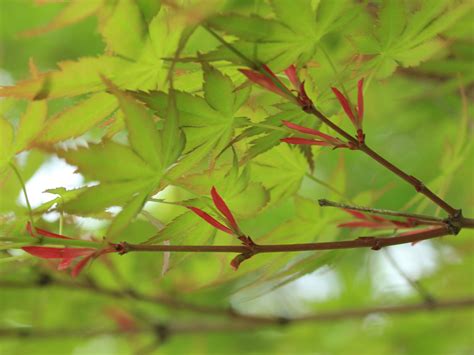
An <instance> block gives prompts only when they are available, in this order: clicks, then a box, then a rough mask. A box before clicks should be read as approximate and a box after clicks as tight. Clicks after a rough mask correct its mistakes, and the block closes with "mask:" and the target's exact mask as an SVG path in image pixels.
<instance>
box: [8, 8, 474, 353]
mask: <svg viewBox="0 0 474 355" xmlns="http://www.w3.org/2000/svg"><path fill="white" fill-rule="evenodd" d="M83 2H84V6H89V5H88V0H84V1H83ZM67 3H68V2H67V1H40V0H38V1H33V0H1V1H0V60H1V61H0V84H1V85H14V84H15V83H17V82H18V81H20V80H22V79H25V78H27V77H28V76H29V61H30V58H33V59H34V62H35V64H36V66H37V68H38V69H39V70H40V71H41V72H43V71H48V70H55V69H56V68H57V66H56V65H57V63H58V62H60V61H64V60H76V59H77V58H80V57H84V56H96V55H100V54H102V53H104V51H106V45H105V43H104V40H103V38H102V36H101V34H100V33H99V31H98V29H97V28H98V19H97V17H96V16H89V17H87V18H85V19H83V20H81V21H79V22H77V23H73V24H70V25H68V26H65V27H64V28H61V29H57V30H52V31H47V32H45V33H41V34H38V35H31V34H28V31H30V30H31V29H34V28H41V27H44V26H45V25H46V24H48V23H49V22H51V20H52V19H53V18H54V17H55V16H56V15H57V14H59V13H60V11H61V10H62V9H63V8H64V7H65V6H67ZM141 3H146V1H141ZM257 3H260V2H257ZM261 3H262V4H263V5H261V7H260V10H259V11H261V12H263V13H265V11H266V5H265V4H266V2H261ZM354 3H357V5H361V6H362V5H363V6H364V9H365V10H366V11H367V13H370V11H372V10H373V9H377V7H378V6H383V3H384V1H381V2H380V1H360V2H359V1H357V2H354ZM451 3H452V4H451V5H456V4H457V3H458V2H457V1H451ZM228 6H229V8H233V7H235V8H237V10H238V11H242V12H247V13H248V12H252V11H253V10H254V9H255V8H256V7H255V6H256V5H255V3H254V2H253V1H243V2H242V4H239V5H236V3H235V2H229V4H228ZM249 9H250V10H249ZM373 11H375V10H373ZM364 21H365V19H364ZM355 22H357V21H355ZM360 22H363V21H362V20H360ZM370 25H371V23H370V22H368V23H367V24H366V25H360V24H357V23H354V24H352V26H361V27H364V28H365V27H370ZM124 26H127V24H125V23H124ZM348 26H349V25H348ZM473 30H474V28H473V25H472V8H471V9H469V10H468V11H466V13H465V14H464V15H463V16H461V17H460V18H459V20H458V21H456V22H455V23H452V24H451V25H450V26H448V28H447V29H446V30H444V31H443V32H442V33H440V34H439V38H441V39H443V40H444V41H445V44H444V46H443V48H442V49H441V50H439V51H437V52H435V53H434V54H433V55H432V56H431V57H430V58H427V59H426V60H424V61H422V62H421V63H419V64H418V65H416V66H412V67H407V68H404V67H402V66H400V67H398V68H397V69H396V70H395V71H394V72H393V74H391V75H388V76H386V77H384V78H378V77H374V78H373V80H371V82H370V85H369V86H368V89H367V91H366V93H365V97H366V116H365V117H366V119H365V123H364V124H365V131H366V132H367V136H368V141H369V143H370V144H371V146H373V147H375V148H376V149H377V151H379V152H380V153H381V154H382V155H384V156H386V157H387V158H388V159H389V160H391V161H393V162H395V163H396V164H398V165H399V166H401V167H403V168H404V169H405V170H406V171H408V172H410V173H412V174H413V175H415V176H417V177H419V178H420V179H421V180H423V181H425V182H426V183H427V185H428V186H430V187H431V188H432V190H434V191H437V192H439V193H440V194H441V195H442V196H444V197H446V199H447V200H448V201H449V202H450V203H451V204H452V205H454V206H461V207H462V208H463V212H464V214H465V215H466V216H472V215H474V208H473V202H474V201H473V197H474V195H473V191H474V189H473V187H474V186H473V185H474V169H473V166H474V165H473V163H474V161H473V158H472V157H473V153H474V151H473V149H474V148H473V145H472V129H473V125H472V97H473V93H474V90H473V88H474V86H473V85H474V71H473V67H474V66H473V61H472V60H473V58H474V52H473V48H474V47H473ZM345 36H346V34H345V33H340V34H335V35H333V36H329V37H328V38H326V39H325V42H324V45H325V46H326V47H327V48H328V52H329V53H330V54H331V56H333V58H334V61H335V62H336V63H337V65H338V66H340V67H342V66H343V65H344V63H345V60H346V58H347V57H348V53H349V52H350V51H352V52H354V49H353V48H351V49H349V50H346V49H345V46H346V45H347V42H344V41H343V39H344V38H346V37H345ZM199 40H201V41H203V42H202V44H201V45H202V48H205V49H206V48H212V47H213V46H215V43H214V42H213V41H211V40H210V39H207V42H206V38H205V37H204V36H201V37H199ZM196 41H197V40H196ZM312 60H313V61H314V62H315V63H318V65H317V66H315V67H314V68H310V69H308V74H307V75H308V76H313V78H314V81H317V80H318V79H320V80H321V81H320V82H322V83H323V84H321V86H324V85H325V84H324V83H327V85H326V87H325V88H322V87H321V86H320V87H319V88H318V89H321V90H323V89H325V90H326V94H327V93H328V92H329V91H328V89H329V83H330V82H331V79H332V78H333V74H328V73H331V68H330V65H329V64H328V63H327V61H326V60H325V59H324V55H323V54H321V52H319V51H316V54H315V55H314V57H313V58H312ZM257 91H258V90H257ZM462 93H463V94H462ZM463 96H464V97H463ZM76 100H77V99H76V98H65V99H57V100H52V101H51V102H50V106H49V109H50V114H51V115H53V114H54V113H55V112H60V111H61V110H63V109H64V108H66V107H70V106H71V105H73V104H74V103H75V102H76ZM274 100H275V99H274V98H272V97H271V95H268V97H267V96H263V97H262V100H261V101H260V102H263V104H266V103H269V104H271V103H273V102H274ZM252 105H255V103H252ZM25 107H26V101H25V100H18V99H11V98H8V99H6V98H2V99H0V113H1V114H2V115H3V116H4V117H5V118H6V119H8V120H9V121H10V122H11V123H12V124H13V125H15V124H17V123H18V121H19V117H20V116H21V114H22V112H23V111H24V109H25ZM245 113H246V114H248V115H250V116H252V115H253V116H254V117H253V119H255V120H259V119H261V117H262V115H263V114H264V113H262V112H261V111H259V110H258V108H257V109H254V108H252V109H248V110H247V111H245ZM102 135H103V131H102V130H101V129H100V128H97V129H95V130H92V131H91V132H89V133H88V134H87V135H85V136H83V137H81V138H80V139H78V140H76V141H75V142H74V144H78V145H81V144H85V142H87V141H91V140H97V139H98V138H100V137H101V136H102ZM265 154H280V152H274V153H265ZM260 159H261V160H265V159H266V157H265V156H261V157H260ZM17 162H18V164H19V165H20V166H21V168H22V174H23V176H24V178H25V180H26V181H27V183H26V188H27V191H28V194H29V196H30V199H31V203H32V205H33V207H34V208H35V207H38V206H40V205H41V204H43V203H45V202H47V201H49V200H51V199H52V198H53V196H52V195H51V194H47V193H44V191H45V190H47V189H50V188H56V187H66V188H75V187H79V186H82V185H83V184H84V183H85V182H87V181H86V180H85V179H84V178H83V177H82V176H81V175H80V174H78V173H75V172H74V171H75V168H74V167H72V166H69V165H68V164H66V163H65V162H64V160H61V159H59V158H57V157H55V156H54V154H48V153H45V152H41V151H36V150H33V151H29V152H25V153H22V154H20V155H19V156H18V157H17ZM303 164H304V163H303ZM280 168H281V169H291V165H286V166H285V165H284V162H282V166H281V167H280ZM258 169H259V167H256V168H255V170H256V171H257V172H258V171H259V170H258ZM260 169H263V172H262V175H263V174H265V168H261V167H260ZM269 173H270V174H271V171H270V172H269ZM314 176H315V177H317V178H318V179H322V180H325V181H329V182H331V184H332V185H334V186H336V187H337V189H339V190H340V191H342V192H343V194H344V196H346V197H347V198H350V199H351V200H353V201H357V202H358V203H361V204H365V203H371V204H372V205H374V206H377V207H384V208H390V209H407V210H411V211H415V212H423V213H435V214H437V215H439V216H441V215H442V213H441V211H439V210H437V209H436V208H434V207H433V206H432V205H431V204H430V203H428V202H426V201H424V200H423V199H422V198H421V197H419V196H415V193H414V192H413V190H412V188H411V187H410V186H407V185H406V184H404V183H402V182H401V181H399V180H398V179H397V178H396V177H394V176H392V175H391V174H390V173H389V172H387V171H385V170H383V169H382V168H381V167H379V166H377V165H375V164H374V163H373V162H372V161H370V160H369V159H368V158H367V157H365V156H362V155H359V154H357V153H356V152H351V151H342V150H341V151H329V150H321V151H318V153H317V155H316V159H315V171H314ZM0 194H1V196H0V203H1V206H0V213H1V214H2V217H3V218H4V219H2V220H1V221H2V222H4V221H7V218H10V217H11V216H12V215H18V216H20V215H22V216H24V215H26V209H25V201H24V198H23V196H22V194H21V190H20V185H19V184H18V183H17V182H16V181H15V180H14V179H6V180H5V179H4V180H3V182H2V183H1V184H0ZM162 196H163V197H166V198H170V199H179V198H183V197H185V196H186V193H185V192H184V191H182V190H180V189H179V188H171V189H168V190H166V191H165V193H164V194H163V195H162ZM319 198H329V199H332V200H339V199H340V197H339V196H337V195H335V194H334V193H333V192H331V191H329V190H328V189H326V188H325V187H324V186H322V185H320V184H318V183H316V182H315V181H313V180H312V179H311V178H308V177H304V178H303V180H302V181H301V183H300V186H299V188H298V189H297V192H296V193H295V194H293V195H291V196H287V197H286V198H282V199H281V200H280V201H276V202H275V203H271V204H269V205H268V206H266V207H265V208H264V209H262V210H261V211H260V212H259V213H258V215H257V216H255V217H253V218H246V219H244V220H243V221H242V225H243V226H244V229H245V230H247V231H249V234H250V235H252V236H256V237H257V238H259V237H265V236H268V235H273V236H275V235H277V236H281V237H280V239H279V240H280V241H282V242H284V238H285V236H286V235H291V238H292V240H296V239H295V238H296V237H294V236H293V234H297V233H300V232H302V230H305V231H306V232H308V231H307V229H308V228H309V227H308V226H309V225H311V226H312V227H311V228H313V229H312V230H311V231H310V232H309V233H312V234H313V235H315V234H318V233H324V235H325V236H323V237H320V238H319V239H318V240H320V241H323V240H332V239H335V238H339V239H344V238H349V237H355V236H356V235H358V234H357V233H358V232H355V231H341V230H340V229H338V228H336V225H337V223H338V222H340V221H344V220H347V218H348V217H347V216H346V215H345V214H344V213H342V212H338V211H328V212H326V211H322V210H321V209H320V208H319V207H318V206H317V204H316V203H315V201H316V200H317V199H319ZM147 211H148V212H149V213H150V214H152V215H153V216H154V217H155V218H157V219H159V220H161V221H164V222H165V223H166V222H169V221H171V220H172V219H173V218H174V217H175V216H176V215H178V214H179V213H182V211H181V210H179V208H176V207H169V206H163V205H159V206H157V205H156V204H155V205H153V204H150V205H149V206H147ZM297 217H298V218H302V219H305V220H306V224H304V225H301V224H298V223H295V221H296V222H299V221H300V219H298V218H297ZM42 219H43V221H42V223H43V224H44V226H48V227H49V228H50V229H51V230H57V226H58V223H59V221H58V220H59V215H58V214H57V213H55V212H53V213H47V214H45V215H44V216H43V217H42ZM292 221H293V222H292ZM4 223H6V222H4ZM67 223H70V224H71V225H73V226H74V227H71V228H70V229H68V227H67V226H66V227H65V228H66V231H70V232H71V233H75V234H77V233H80V234H82V235H96V236H101V235H103V233H104V231H105V229H106V226H107V223H108V222H107V221H104V220H99V219H96V218H84V217H69V218H68V219H66V224H67ZM78 231H80V232H78ZM153 232H154V228H153V226H152V225H151V224H150V223H149V221H147V220H145V219H143V218H142V219H138V220H137V221H136V222H134V223H133V224H132V225H130V226H129V228H128V229H127V231H126V232H124V235H141V236H144V235H152V234H153ZM336 236H337V237H336ZM473 236H474V235H473V233H472V231H469V230H465V231H462V232H461V233H460V234H459V235H457V236H455V237H451V236H449V237H444V238H441V239H439V240H435V241H425V242H422V243H419V244H417V245H415V246H411V245H402V246H397V247H391V248H389V250H388V252H384V251H382V252H373V251H370V250H367V251H366V250H347V251H340V252H337V253H336V254H335V255H332V254H329V253H324V254H323V253H313V254H312V255H314V257H312V258H308V260H306V259H305V263H306V264H305V265H304V266H302V267H301V268H300V269H299V270H298V272H296V273H295V274H290V273H289V274H288V275H287V276H286V277H280V278H278V279H272V278H270V277H266V278H265V277H264V278H263V281H259V280H258V279H259V277H258V276H259V275H260V274H258V275H256V274H252V273H251V272H250V271H251V270H250V269H249V271H247V270H246V265H245V264H243V265H242V270H241V271H239V272H242V273H243V274H244V275H246V276H245V277H240V278H239V277H235V278H234V276H232V275H233V274H231V272H232V271H227V272H228V273H229V275H231V276H226V277H225V278H223V279H222V281H220V279H219V277H218V272H220V270H221V269H222V268H223V265H224V264H226V261H225V260H227V259H225V260H224V262H223V260H221V259H218V258H214V257H211V256H208V255H196V256H193V257H189V258H186V260H184V261H183V262H182V263H181V264H179V266H178V267H176V268H175V269H173V270H170V272H168V273H167V274H165V275H164V276H163V275H162V259H161V257H158V256H156V255H148V254H140V255H127V256H124V257H118V256H117V257H115V256H113V257H111V258H109V259H108V261H107V262H104V263H102V262H99V261H97V262H95V263H94V265H93V266H92V267H90V268H89V269H88V270H87V272H86V274H87V275H84V276H83V278H82V279H81V281H80V282H81V283H87V282H89V281H90V282H99V283H100V284H101V285H105V286H107V287H110V288H113V289H119V290H120V289H122V288H126V287H127V285H130V286H133V287H134V288H136V289H138V290H140V291H141V292H145V293H149V294H167V295H169V296H170V297H176V298H178V299H182V300H186V301H193V302H197V303H199V304H206V305H216V306H227V305H231V306H232V307H233V308H235V309H236V310H238V311H240V312H243V313H246V314H247V313H248V314H262V315H273V316H281V317H294V316H304V315H308V314H318V313H320V312H326V311H331V310H344V309H354V308H364V307H371V306H377V305H398V304H406V303H416V302H423V297H422V295H421V294H420V292H419V291H417V289H416V288H415V287H413V285H411V284H410V283H409V281H408V280H407V279H410V280H412V281H413V280H414V281H416V282H419V283H420V284H421V285H422V287H423V289H426V290H427V291H428V292H429V294H430V295H431V296H432V297H433V298H434V299H435V300H445V299H453V298H459V297H467V296H470V295H472V294H473V293H474V278H473V277H474V258H473V251H474V248H473V247H474V244H473V243H472V238H473ZM0 252H1V253H2V258H1V259H0V289H1V290H0V314H1V317H0V328H11V327H14V328H17V329H30V328H33V329H56V330H61V329H82V330H85V331H87V330H90V329H115V328H116V327H117V324H119V325H120V324H121V323H120V321H118V320H117V319H118V318H120V316H118V315H117V312H116V311H117V310H123V311H124V312H125V313H126V314H128V315H130V314H131V315H132V316H133V318H134V319H138V322H139V323H140V322H141V321H142V319H146V320H150V319H151V320H154V321H156V322H164V323H166V322H168V321H172V320H180V321H182V322H184V323H188V324H194V323H195V322H196V320H197V321H200V320H208V321H209V322H211V323H212V322H213V321H214V318H213V317H209V316H207V315H205V314H204V315H203V314H200V315H198V316H196V314H193V312H186V311H177V310H174V309H169V308H167V307H163V306H160V305H159V304H157V305H153V304H149V303H146V302H138V301H136V300H134V299H133V298H128V299H127V298H125V299H120V298H114V297H107V296H104V295H98V294H96V293H94V292H87V291H84V290H81V289H80V288H78V287H74V286H73V285H72V286H71V287H55V286H54V284H53V285H44V286H41V283H38V280H39V279H41V277H43V278H44V277H45V275H50V274H54V275H55V276H54V277H57V278H58V279H59V280H66V281H67V282H69V281H68V280H69V279H70V278H69V276H68V275H67V274H64V273H63V274H60V273H59V274H58V273H56V272H55V271H54V270H53V269H52V268H51V267H48V265H46V264H45V263H43V262H39V261H37V260H32V259H31V258H30V257H29V256H28V255H25V254H23V253H22V252H20V251H18V250H0ZM271 260H273V259H271ZM271 260H270V259H269V261H268V262H269V263H270V262H271ZM249 262H250V261H249ZM260 262H261V264H262V265H263V264H265V262H266V259H265V258H263V257H262V259H261V261H260ZM293 262H297V259H294V260H293ZM270 265H271V264H270ZM269 269H271V267H269ZM400 270H401V271H400ZM267 272H268V273H271V270H268V271H267ZM262 274H265V273H262ZM58 275H59V276H58ZM473 315H474V314H473V312H472V310H470V309H463V310H456V311H454V310H448V311H441V310H433V311H427V312H421V313H413V314H405V315H388V314H385V313H383V312H376V313H373V314H370V315H368V316H366V317H363V318H361V319H340V320H333V321H328V322H323V321H314V322H304V323H301V324H295V325H288V326H285V327H262V328H261V329H260V328H259V329H249V330H244V331H223V332H202V333H196V334H194V333H189V334H179V333H178V334H176V335H175V336H174V335H171V336H170V337H169V338H167V339H166V341H164V342H163V344H161V345H160V346H156V347H155V346H154V344H155V340H154V335H153V334H151V333H144V334H134V335H127V333H126V332H125V333H123V334H120V333H119V334H118V335H117V334H108V333H105V334H95V335H92V336H89V335H88V336H73V337H63V336H51V334H49V335H48V334H45V335H44V336H38V337H28V336H23V337H22V336H21V334H19V335H18V334H17V335H16V336H2V334H1V332H0V336H1V337H0V353H4V354H75V355H79V354H84V355H86V354H87V355H89V354H129V353H130V354H132V353H141V352H143V353H146V352H147V351H151V352H156V353H169V354H185V353H272V354H293V353H294V354H303V353H311V354H460V355H461V354H471V353H472V352H473V351H474V318H473ZM119 328H120V327H119Z"/></svg>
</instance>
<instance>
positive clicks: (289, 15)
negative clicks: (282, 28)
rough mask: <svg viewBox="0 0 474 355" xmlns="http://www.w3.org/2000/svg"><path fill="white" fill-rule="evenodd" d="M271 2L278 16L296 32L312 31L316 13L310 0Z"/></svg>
mask: <svg viewBox="0 0 474 355" xmlns="http://www.w3.org/2000/svg"><path fill="white" fill-rule="evenodd" d="M271 4H272V6H273V9H274V11H275V13H276V14H277V16H278V18H279V19H280V20H281V21H282V22H283V23H284V24H285V25H287V26H288V27H289V28H291V29H292V30H293V31H295V32H296V33H312V32H313V30H314V27H315V24H316V15H315V13H314V9H313V8H312V7H311V0H293V1H291V2H288V1H287V0H272V1H271Z"/></svg>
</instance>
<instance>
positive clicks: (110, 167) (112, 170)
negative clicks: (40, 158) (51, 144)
mask: <svg viewBox="0 0 474 355" xmlns="http://www.w3.org/2000/svg"><path fill="white" fill-rule="evenodd" d="M57 154H58V156H60V157H62V158H64V159H66V161H67V162H68V163H69V164H72V165H75V166H77V167H78V170H79V171H80V172H81V173H82V174H83V175H84V176H86V177H88V178H91V179H98V180H100V181H122V180H134V179H141V178H146V177H152V176H153V175H156V172H154V171H153V170H152V169H151V168H150V167H149V166H148V165H147V164H146V163H145V162H144V161H143V160H142V159H141V158H140V157H139V156H137V155H136V154H135V153H134V152H133V151H132V150H131V149H130V148H129V147H127V146H124V145H121V144H117V143H114V142H112V141H105V142H103V143H101V144H92V145H89V147H88V148H79V149H77V150H68V151H57Z"/></svg>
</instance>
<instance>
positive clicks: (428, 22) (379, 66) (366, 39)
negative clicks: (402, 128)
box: [353, 0, 473, 78]
mask: <svg viewBox="0 0 474 355" xmlns="http://www.w3.org/2000/svg"><path fill="white" fill-rule="evenodd" d="M472 7H473V3H472V2H461V3H459V4H454V3H452V2H450V1H447V0H429V1H425V2H424V3H423V6H422V7H421V8H420V9H419V10H418V11H416V12H414V13H411V14H410V12H409V9H408V6H407V4H406V3H405V2H403V1H402V2H400V1H396V0H389V1H386V2H385V3H384V6H383V7H382V8H381V10H380V13H379V23H378V26H377V28H376V31H375V33H374V34H373V35H372V36H366V35H364V36H361V37H357V36H355V37H354V38H353V39H354V43H355V44H356V46H357V47H358V49H359V50H360V52H361V53H362V54H366V55H371V56H374V58H373V59H372V60H370V61H369V62H367V63H366V64H365V65H364V67H363V68H362V69H363V71H372V70H374V71H375V73H376V75H377V77H378V78H385V77H388V76H390V75H391V74H392V73H393V72H394V71H395V70H396V68H397V67H398V66H402V67H411V66H417V65H419V64H420V63H421V62H423V61H426V60H428V59H429V58H431V57H432V56H434V55H435V54H436V53H438V52H439V51H440V50H442V49H443V48H444V47H445V46H446V44H445V42H444V41H442V40H441V39H439V38H438V37H437V35H438V34H440V33H441V32H443V31H445V30H446V29H448V28H449V27H450V26H452V25H453V24H454V23H455V22H456V21H458V20H459V19H460V18H462V17H463V16H465V14H466V13H467V11H468V10H469V9H471V8H472Z"/></svg>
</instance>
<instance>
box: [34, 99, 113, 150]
mask: <svg viewBox="0 0 474 355" xmlns="http://www.w3.org/2000/svg"><path fill="white" fill-rule="evenodd" d="M116 108H117V100H116V99H115V97H114V96H112V95H110V94H107V93H98V94H94V95H92V96H91V97H89V98H88V99H85V100H83V101H81V102H79V103H78V104H77V105H75V106H72V107H70V108H68V109H67V110H65V111H63V112H61V113H59V114H57V115H56V116H55V117H53V118H51V119H49V120H48V121H47V122H46V124H45V126H44V128H43V130H42V132H41V134H40V136H39V137H38V138H37V142H39V143H43V144H48V143H56V142H59V141H62V140H65V139H69V138H75V137H78V136H80V135H82V134H84V133H86V132H87V131H88V130H89V129H91V128H93V127H94V126H96V125H97V124H98V123H99V122H100V121H102V120H103V119H104V118H106V117H107V116H109V115H110V114H111V113H112V112H113V111H114V110H115V109H116Z"/></svg>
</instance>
